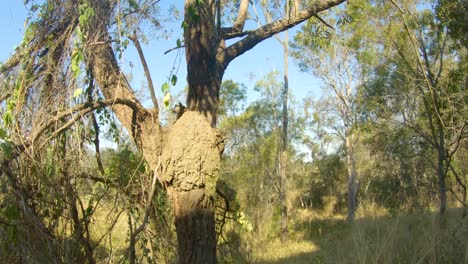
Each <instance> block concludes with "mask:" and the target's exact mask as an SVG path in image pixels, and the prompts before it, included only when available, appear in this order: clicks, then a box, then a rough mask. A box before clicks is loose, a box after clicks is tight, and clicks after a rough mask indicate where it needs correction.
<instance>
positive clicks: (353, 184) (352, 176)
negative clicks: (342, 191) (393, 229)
mask: <svg viewBox="0 0 468 264" xmlns="http://www.w3.org/2000/svg"><path fill="white" fill-rule="evenodd" d="M346 165H347V167H348V216H347V220H348V221H349V222H353V221H354V217H355V214H356V202H357V197H356V195H357V172H356V157H355V153H354V142H353V135H352V134H351V133H349V132H347V133H346Z"/></svg>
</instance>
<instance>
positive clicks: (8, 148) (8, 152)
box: [0, 141, 13, 160]
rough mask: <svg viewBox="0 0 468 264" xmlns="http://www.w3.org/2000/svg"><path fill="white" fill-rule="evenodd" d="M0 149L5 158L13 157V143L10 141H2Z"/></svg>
mask: <svg viewBox="0 0 468 264" xmlns="http://www.w3.org/2000/svg"><path fill="white" fill-rule="evenodd" d="M0 151H1V152H2V153H3V155H2V156H3V157H4V158H5V159H7V160H8V159H11V158H12V156H13V144H12V143H11V142H10V141H4V142H1V143H0Z"/></svg>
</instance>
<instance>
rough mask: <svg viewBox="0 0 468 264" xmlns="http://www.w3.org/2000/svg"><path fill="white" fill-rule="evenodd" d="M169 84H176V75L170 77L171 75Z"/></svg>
mask: <svg viewBox="0 0 468 264" xmlns="http://www.w3.org/2000/svg"><path fill="white" fill-rule="evenodd" d="M171 84H172V86H175V85H176V84H177V76H175V75H172V77H171Z"/></svg>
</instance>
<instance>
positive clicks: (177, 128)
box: [161, 111, 222, 263]
mask: <svg viewBox="0 0 468 264" xmlns="http://www.w3.org/2000/svg"><path fill="white" fill-rule="evenodd" d="M221 143H222V137H221V135H220V134H219V133H218V131H217V130H216V129H214V128H212V127H211V124H210V123H209V122H208V121H207V119H206V117H205V116H204V115H202V114H200V113H199V112H197V111H187V112H185V113H184V114H183V115H182V116H181V117H180V119H179V120H177V121H176V123H175V124H174V125H173V126H172V127H171V128H170V130H169V131H168V133H167V137H166V141H165V144H164V147H163V153H162V156H161V167H162V173H161V176H162V178H161V180H162V181H163V182H166V183H167V185H168V194H169V196H170V198H171V200H172V203H173V212H174V217H175V225H176V231H177V241H178V255H179V263H216V233H215V220H214V195H215V193H216V181H217V179H218V173H219V166H220V160H221V157H220V150H221V149H222V147H220V146H221Z"/></svg>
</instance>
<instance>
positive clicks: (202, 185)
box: [1, 0, 345, 263]
mask: <svg viewBox="0 0 468 264" xmlns="http://www.w3.org/2000/svg"><path fill="white" fill-rule="evenodd" d="M344 1H345V0H325V1H319V2H314V3H311V4H309V5H307V6H305V7H304V8H303V9H301V10H298V12H296V13H294V14H288V16H286V17H284V18H280V19H277V20H275V21H272V22H271V23H269V24H267V25H265V26H262V27H259V28H258V29H255V30H244V24H245V21H246V19H247V15H246V14H247V10H248V6H249V1H247V0H242V1H240V4H239V8H238V12H237V16H236V19H235V21H234V23H233V26H231V27H222V24H223V21H222V20H221V14H222V10H221V7H222V6H223V5H222V4H223V3H222V2H221V1H213V0H207V1H199V0H186V1H185V5H184V21H183V23H182V26H183V29H184V34H183V36H184V46H185V56H186V62H187V83H188V93H187V110H188V111H185V113H183V114H182V116H181V117H180V118H179V119H178V120H177V122H175V123H174V124H173V125H172V126H170V127H169V128H166V127H163V126H162V125H161V124H160V122H159V111H158V110H159V109H158V107H156V105H155V108H154V109H146V108H144V107H143V106H142V104H141V103H140V101H139V100H138V99H137V97H136V96H135V94H134V93H133V91H132V89H131V87H130V85H129V82H128V81H127V80H126V78H125V76H124V75H123V74H122V71H121V69H120V67H119V64H118V61H117V59H116V57H117V56H116V50H114V49H113V47H112V45H111V43H113V42H115V41H117V45H116V48H117V52H121V49H122V46H125V45H126V43H125V41H121V40H122V37H123V36H124V34H122V29H123V28H124V27H122V23H123V21H124V19H125V18H126V17H128V16H130V15H131V14H142V15H143V16H144V15H145V13H144V12H143V11H144V10H142V9H140V6H139V5H138V3H137V2H136V1H131V0H129V1H128V2H126V1H125V3H126V4H127V5H126V6H127V9H126V10H122V9H121V7H122V5H121V4H122V3H120V2H121V1H113V0H102V1H87V0H83V1H79V2H75V1H54V0H51V1H47V2H45V3H44V4H42V5H40V6H37V5H34V7H35V9H38V10H39V13H38V14H37V16H36V17H34V19H32V20H31V22H30V26H29V29H28V32H26V36H25V39H24V42H23V45H21V47H20V48H19V49H18V51H17V52H16V53H15V54H14V55H13V56H12V57H11V58H10V60H9V61H7V62H6V64H5V65H2V71H1V72H2V73H5V72H7V71H10V72H11V70H12V69H14V68H16V69H19V71H20V72H21V73H20V75H21V74H22V75H21V76H22V77H23V78H20V80H21V82H20V83H19V85H17V86H16V87H15V88H14V89H15V91H14V93H11V94H12V95H10V97H9V99H7V100H9V102H8V103H7V104H8V105H12V104H14V103H13V101H14V100H16V108H21V106H23V105H24V104H20V102H19V101H17V99H18V98H25V97H27V96H28V95H29V96H33V94H31V93H28V92H27V91H30V90H32V89H33V86H34V89H36V87H43V88H44V89H43V90H44V91H48V92H54V91H53V87H54V83H53V82H55V81H57V79H54V78H55V77H57V75H59V74H60V76H63V79H61V80H58V81H64V82H71V81H72V80H73V76H75V77H76V76H79V75H80V69H81V67H84V68H85V69H86V72H87V75H86V76H87V77H88V78H89V80H91V81H92V82H94V83H95V85H96V86H97V87H99V90H100V92H102V95H103V96H104V98H106V99H104V100H101V101H92V102H88V103H85V104H81V105H77V106H75V107H74V108H73V109H72V110H69V111H62V112H60V114H59V115H56V116H52V118H51V119H49V121H46V120H44V121H45V125H44V126H42V127H39V128H38V129H37V130H34V131H33V132H34V133H35V134H34V135H33V137H30V138H26V132H25V130H20V132H21V133H18V137H17V138H15V139H13V140H12V141H13V146H14V149H15V156H19V155H23V154H24V153H26V152H27V151H26V150H28V149H29V148H32V147H33V146H34V145H35V144H38V142H37V139H38V138H39V137H38V135H41V134H42V133H44V132H46V131H51V130H52V131H53V133H52V136H53V137H55V136H57V135H59V134H60V133H61V132H63V131H65V130H67V129H68V128H69V127H70V126H71V125H72V124H73V123H74V121H75V120H76V119H79V117H73V118H72V114H74V113H79V114H80V116H81V115H86V114H89V113H91V112H93V111H94V110H95V109H98V108H102V107H105V106H109V107H110V108H111V109H112V111H113V113H114V114H115V116H116V117H117V118H118V120H119V121H120V123H121V124H122V126H123V127H124V128H125V129H126V130H127V132H128V133H129V135H130V137H131V138H132V140H133V142H134V143H135V145H136V146H137V148H138V149H139V150H140V151H141V152H142V154H143V156H144V158H145V160H146V161H147V162H148V164H149V167H150V168H151V170H153V171H154V177H157V178H158V179H159V180H160V181H161V182H162V184H163V185H164V186H165V187H166V188H167V192H168V194H169V196H170V198H171V200H172V204H173V214H174V217H175V226H176V230H177V240H178V253H179V262H180V263H216V261H217V259H216V238H215V223H214V213H213V206H214V205H213V199H214V196H215V192H216V191H215V189H216V181H217V176H218V172H219V166H220V154H221V153H222V151H223V148H224V146H223V145H224V143H223V142H224V138H223V137H222V136H221V134H220V133H219V132H218V131H217V130H216V129H215V126H216V123H217V111H218V105H219V92H220V91H219V89H220V86H221V81H222V78H223V75H224V72H225V70H226V68H227V66H228V65H229V63H230V62H231V61H232V60H234V59H235V58H236V57H238V56H240V55H242V54H244V53H245V52H246V51H248V50H250V49H252V48H253V47H254V46H255V45H257V44H258V43H259V42H261V41H263V40H265V39H267V38H269V37H271V36H273V35H275V34H277V33H279V32H282V31H284V30H287V29H289V28H291V27H293V26H295V25H297V24H299V23H301V22H303V21H305V20H307V19H309V18H310V17H312V16H313V15H315V14H317V13H319V12H322V11H324V10H327V9H329V8H332V7H334V6H336V5H338V4H340V3H342V2H344ZM28 2H29V1H28ZM145 3H150V5H149V7H151V3H152V2H145ZM152 5H154V3H153V4H152ZM122 11H125V13H122ZM114 23H115V24H114ZM112 29H117V31H116V32H115V33H114V34H115V35H113V34H112V33H111V30H112ZM49 36H52V38H51V37H49ZM54 36H59V37H58V38H55V39H54V38H53V37H54ZM114 36H117V37H114ZM237 37H241V39H240V40H237V41H235V42H234V43H233V44H231V45H229V46H226V44H225V41H226V40H233V39H234V38H237ZM119 40H120V41H119ZM51 44H52V45H51ZM31 58H32V59H31ZM41 58H47V59H48V60H44V59H41ZM25 61H27V62H28V63H27V64H26V63H24V62H25ZM22 65H26V68H21V67H17V66H22ZM69 67H70V69H71V71H66V69H69ZM63 71H65V72H63ZM70 73H73V74H70ZM70 87H71V86H70ZM78 94H79V90H78ZM21 102H22V103H28V102H27V101H21ZM49 106H50V105H49ZM38 107H46V105H45V104H44V102H43V104H40V105H38ZM9 110H12V108H11V107H10V108H9ZM7 113H8V116H9V118H10V119H12V118H16V120H18V119H17V118H18V117H17V116H12V115H13V113H14V112H13V111H8V112H7ZM67 118H70V119H69V120H68V121H67V123H65V125H64V126H62V127H60V128H59V129H54V128H53V125H54V124H57V122H59V121H60V120H64V119H65V120H66V119H67ZM10 121H11V120H10ZM7 123H8V124H7V125H8V128H9V129H11V130H12V131H13V127H14V125H12V122H7ZM8 162H12V160H11V159H8V160H7V161H6V164H5V165H8ZM2 173H4V169H3V167H2Z"/></svg>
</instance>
